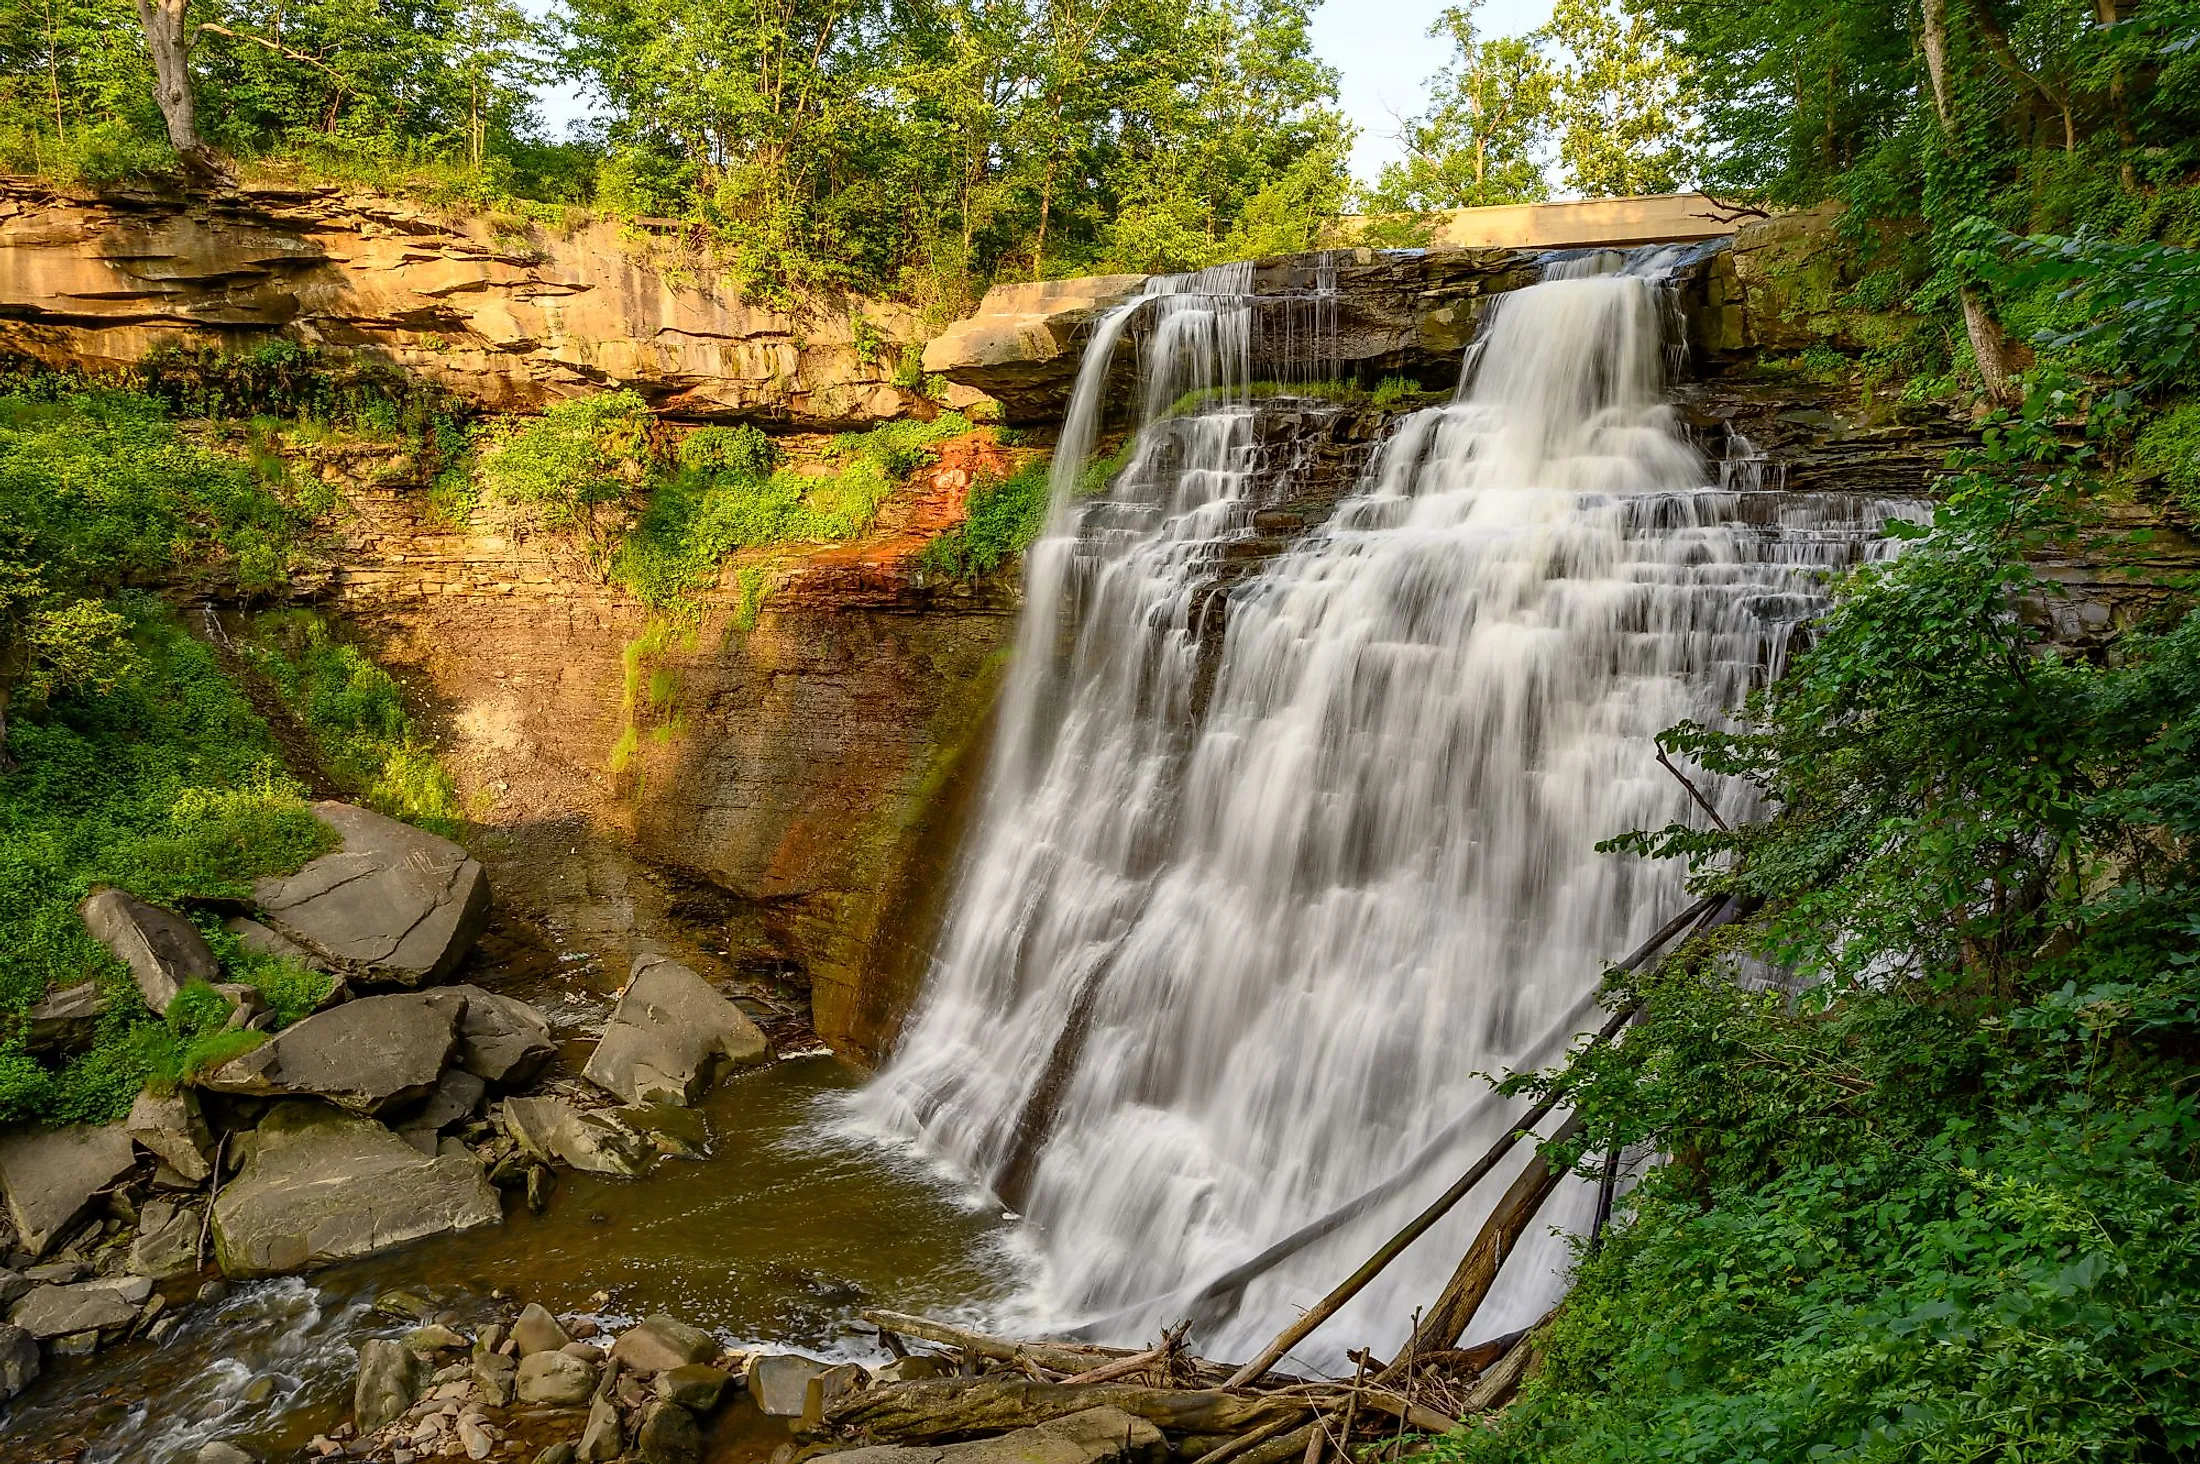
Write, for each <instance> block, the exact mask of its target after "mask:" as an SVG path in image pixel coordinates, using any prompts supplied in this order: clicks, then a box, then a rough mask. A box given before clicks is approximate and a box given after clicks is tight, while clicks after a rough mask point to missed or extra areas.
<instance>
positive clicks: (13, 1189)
mask: <svg viewBox="0 0 2200 1464" xmlns="http://www.w3.org/2000/svg"><path fill="white" fill-rule="evenodd" d="M136 1160H137V1156H136V1154H135V1153H134V1152H133V1151H132V1150H131V1148H130V1135H129V1133H128V1132H127V1131H126V1130H125V1129H124V1127H123V1126H122V1125H121V1124H119V1123H110V1124H106V1125H103V1126H101V1127H98V1128H94V1127H91V1126H89V1125H78V1126H76V1127H74V1128H61V1129H31V1130H24V1131H21V1132H18V1133H15V1134H11V1135H9V1136H8V1137H7V1138H5V1139H0V1192H4V1193H5V1195H6V1198H7V1202H8V1216H9V1218H10V1219H12V1220H14V1222H15V1233H16V1234H17V1235H18V1236H20V1237H21V1238H22V1243H23V1248H24V1249H25V1250H28V1251H29V1252H31V1254H33V1255H41V1256H42V1255H44V1254H45V1253H46V1251H47V1250H48V1249H49V1248H50V1247H51V1246H52V1245H53V1243H54V1242H55V1241H56V1240H59V1239H60V1238H61V1235H62V1232H63V1231H65V1230H67V1229H68V1228H69V1226H71V1225H72V1224H74V1223H75V1222H76V1219H77V1217H78V1216H79V1215H82V1214H83V1213H84V1211H85V1210H86V1209H87V1208H88V1207H89V1206H90V1205H91V1203H92V1198H93V1196H95V1195H97V1194H98V1193H99V1192H100V1191H101V1190H103V1189H105V1188H106V1187H107V1186H108V1185H110V1184H113V1183H114V1182H115V1181H116V1180H117V1179H120V1178H121V1177H122V1176H123V1175H124V1174H125V1173H127V1172H128V1171H129V1169H130V1166H131V1165H132V1164H134V1163H135V1162H136Z"/></svg>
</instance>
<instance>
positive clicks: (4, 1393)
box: [0, 1322, 38, 1403]
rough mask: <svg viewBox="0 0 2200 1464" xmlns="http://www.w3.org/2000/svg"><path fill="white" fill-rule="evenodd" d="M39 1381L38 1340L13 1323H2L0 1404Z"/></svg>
mask: <svg viewBox="0 0 2200 1464" xmlns="http://www.w3.org/2000/svg"><path fill="white" fill-rule="evenodd" d="M37 1380H38V1339H37V1338H36V1337H33V1336H32V1335H31V1334H30V1333H28V1332H26V1331H24V1330H23V1329H22V1328H21V1327H18V1326H16V1325H15V1324H14V1323H12V1322H0V1403H5V1402H7V1401H8V1399H10V1398H13V1397H14V1396H15V1395H16V1394H18V1393H20V1392H22V1391H23V1390H24V1389H25V1388H27V1387H29V1386H30V1385H31V1384H32V1383H34V1382H36V1381H37Z"/></svg>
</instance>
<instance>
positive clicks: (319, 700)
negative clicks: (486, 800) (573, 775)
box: [243, 610, 465, 837]
mask: <svg viewBox="0 0 2200 1464" xmlns="http://www.w3.org/2000/svg"><path fill="white" fill-rule="evenodd" d="M243 649H244V653H245V655H246V656H247V657H248V658H249V659H250V661H251V663H252V665H253V668H254V669H255V670H257V671H258V672H259V673H260V674H261V675H263V676H265V677H266V678H267V679H268V681H269V682H270V683H271V684H272V685H273V686H274V687H275V690H276V692H277V694H278V695H279V696H281V697H282V699H283V703H284V705H286V706H288V707H289V708H290V709H291V711H293V712H294V713H296V714H297V716H298V719H299V720H300V721H301V722H303V723H305V725H306V728H307V730H308V731H310V732H312V734H313V738H314V742H315V743H316V744H317V746H318V747H319V749H320V753H321V764H322V766H323V767H324V768H325V769H326V770H327V771H328V774H329V776H331V777H332V778H334V779H335V780H336V781H337V782H338V783H339V784H341V785H342V786H343V788H344V791H345V792H346V793H348V794H350V795H351V796H352V797H354V798H357V799H359V800H360V801H361V802H363V803H365V804H366V805H367V806H368V807H370V808H373V809H375V810H377V811H378V812H381V813H386V814H388V815H390V817H392V818H401V819H404V820H406V821H407V822H409V823H415V824H418V825H420V826H421V827H422V828H426V829H432V830H434V831H435V832H437V833H440V834H443V835H445V836H447V837H448V836H455V835H456V834H457V833H458V832H459V829H460V826H461V825H462V824H463V822H464V820H465V804H464V800H463V799H462V798H461V797H460V796H459V792H458V785H457V784H456V783H454V782H453V781H452V780H451V775H450V772H449V771H448V770H447V769H446V768H444V766H443V765H442V763H441V762H439V761H438V760H437V758H436V754H435V749H434V748H433V746H432V745H431V744H430V743H429V742H428V740H427V739H426V738H425V737H424V736H423V735H422V734H421V732H420V731H419V729H418V728H417V727H416V726H415V725H414V724H413V720H412V718H411V716H410V715H409V714H408V713H407V712H406V710H405V702H404V694H403V692H402V690H401V689H400V688H399V687H398V684H397V681H396V678H394V677H392V676H391V675H390V673H389V672H387V671H385V670H383V669H382V668H381V667H380V666H377V665H376V664H375V663H374V662H373V661H372V660H371V659H369V658H368V657H367V656H366V655H364V654H363V653H362V652H360V651H359V649H358V648H357V647H355V646H351V645H347V644H345V643H343V642H342V641H339V640H337V639H336V638H335V637H334V636H333V635H332V634H331V633H330V631H329V626H328V622H327V621H326V620H324V619H322V618H321V616H319V615H318V614H316V613H314V612H313V611H310V610H284V611H270V612H268V613H266V614H263V615H260V616H258V617H256V618H255V619H254V621H253V622H252V629H251V634H250V637H249V639H248V640H247V641H246V642H245V643H244V646H243Z"/></svg>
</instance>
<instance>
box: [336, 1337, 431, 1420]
mask: <svg viewBox="0 0 2200 1464" xmlns="http://www.w3.org/2000/svg"><path fill="white" fill-rule="evenodd" d="M425 1370H426V1368H425V1365H424V1364H422V1362H421V1361H420V1359H419V1358H417V1357H415V1356H414V1355H413V1354H412V1352H411V1350H410V1349H408V1348H406V1347H405V1346H403V1345H402V1344H400V1343H396V1342H392V1341H390V1340H389V1339H388V1338H386V1337H374V1338H370V1339H368V1340H367V1341H365V1342H362V1343H360V1344H359V1377H358V1380H357V1381H356V1382H354V1383H353V1384H352V1390H351V1411H352V1414H353V1415H354V1417H355V1418H356V1419H357V1421H358V1424H359V1432H360V1433H361V1434H362V1435H365V1434H370V1433H373V1432H374V1431H375V1430H376V1429H378V1428H381V1427H382V1426H383V1425H384V1424H387V1423H389V1422H391V1421H393V1420H394V1419H396V1418H397V1417H398V1416H399V1415H401V1414H402V1413H404V1411H405V1410H406V1409H408V1408H410V1407H412V1405H413V1400H414V1399H415V1398H417V1397H418V1396H419V1395H420V1384H421V1374H422V1373H423V1372H424V1371H425Z"/></svg>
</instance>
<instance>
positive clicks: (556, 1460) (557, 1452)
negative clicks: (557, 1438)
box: [535, 1441, 580, 1464]
mask: <svg viewBox="0 0 2200 1464" xmlns="http://www.w3.org/2000/svg"><path fill="white" fill-rule="evenodd" d="M579 1452H580V1450H579V1448H578V1447H576V1446H575V1445H574V1444H573V1443H572V1442H571V1441H567V1442H565V1443H558V1444H552V1445H551V1446H550V1447H549V1448H547V1449H544V1450H543V1451H542V1452H541V1453H539V1454H537V1455H536V1456H535V1464H573V1456H574V1455H575V1454H578V1453H579Z"/></svg>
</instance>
